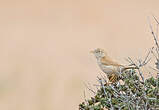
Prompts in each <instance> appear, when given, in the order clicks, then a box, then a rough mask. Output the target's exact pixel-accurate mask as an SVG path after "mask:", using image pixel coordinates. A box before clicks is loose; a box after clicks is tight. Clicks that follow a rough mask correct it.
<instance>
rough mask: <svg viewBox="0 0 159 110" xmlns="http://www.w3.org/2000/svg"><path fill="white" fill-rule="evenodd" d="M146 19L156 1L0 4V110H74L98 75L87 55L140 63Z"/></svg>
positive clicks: (158, 5)
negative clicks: (102, 51)
mask: <svg viewBox="0 0 159 110" xmlns="http://www.w3.org/2000/svg"><path fill="white" fill-rule="evenodd" d="M151 13H153V14H154V15H156V17H158V18H159V1H158V0H0V109H1V110H78V104H79V103H80V102H81V101H83V91H84V89H85V87H84V82H90V83H92V82H94V81H95V80H96V76H97V75H99V73H100V72H101V71H100V69H99V68H98V66H97V64H96V60H95V58H94V56H93V55H91V54H90V53H89V51H90V50H91V49H94V48H96V47H101V48H104V49H105V50H106V51H107V52H108V54H109V55H110V56H111V57H113V58H114V59H116V60H117V61H119V62H122V63H124V64H126V62H125V61H124V58H126V57H128V56H130V57H133V58H137V57H139V56H141V57H143V56H144V55H145V53H146V52H147V51H148V49H149V48H150V47H152V44H153V38H152V37H151V34H150V32H149V27H148V22H147V16H149V15H151ZM87 95H88V96H89V94H87Z"/></svg>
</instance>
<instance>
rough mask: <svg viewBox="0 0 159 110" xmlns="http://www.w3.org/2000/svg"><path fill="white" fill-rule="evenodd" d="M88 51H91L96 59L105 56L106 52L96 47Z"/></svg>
mask: <svg viewBox="0 0 159 110" xmlns="http://www.w3.org/2000/svg"><path fill="white" fill-rule="evenodd" d="M90 52H91V53H93V54H94V55H95V57H96V58H97V59H99V58H103V57H105V56H106V53H105V52H104V50H103V49H101V48H97V49H95V50H92V51H90Z"/></svg>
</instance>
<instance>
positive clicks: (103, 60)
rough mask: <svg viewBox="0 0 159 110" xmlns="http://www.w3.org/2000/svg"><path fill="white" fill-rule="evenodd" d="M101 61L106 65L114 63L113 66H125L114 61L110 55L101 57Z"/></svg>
mask: <svg viewBox="0 0 159 110" xmlns="http://www.w3.org/2000/svg"><path fill="white" fill-rule="evenodd" d="M101 63H102V64H104V65H112V66H123V65H121V64H119V63H117V62H115V61H113V60H112V59H111V58H109V57H103V58H102V59H101Z"/></svg>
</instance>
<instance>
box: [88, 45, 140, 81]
mask: <svg viewBox="0 0 159 110" xmlns="http://www.w3.org/2000/svg"><path fill="white" fill-rule="evenodd" d="M91 53H93V54H94V55H95V57H96V59H97V63H98V65H99V67H100V68H101V70H102V71H103V72H104V73H106V75H107V77H108V79H109V81H110V82H111V83H115V82H117V81H119V77H120V74H121V73H122V72H123V71H125V70H127V69H137V67H130V66H127V67H126V66H123V65H121V64H118V63H117V62H114V61H113V60H112V59H111V58H110V57H109V56H108V55H107V54H106V52H105V51H104V50H103V49H100V48H97V49H95V50H93V51H91Z"/></svg>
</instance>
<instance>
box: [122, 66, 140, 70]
mask: <svg viewBox="0 0 159 110" xmlns="http://www.w3.org/2000/svg"><path fill="white" fill-rule="evenodd" d="M127 69H139V68H138V67H136V66H129V67H125V68H124V70H127Z"/></svg>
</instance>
